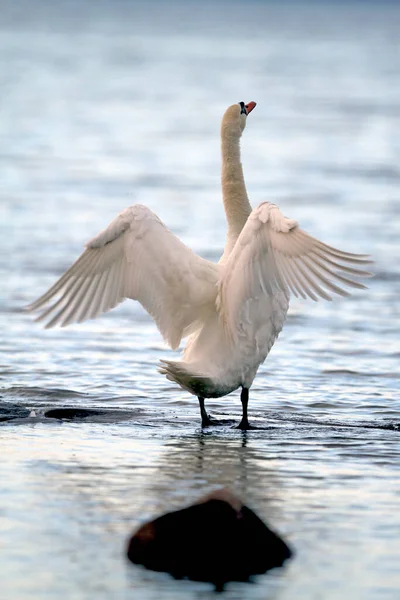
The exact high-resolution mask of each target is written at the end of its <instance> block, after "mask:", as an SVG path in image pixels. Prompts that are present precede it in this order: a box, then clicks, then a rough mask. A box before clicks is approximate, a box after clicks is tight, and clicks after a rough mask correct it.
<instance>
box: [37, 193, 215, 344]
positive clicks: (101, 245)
mask: <svg viewBox="0 0 400 600" xmlns="http://www.w3.org/2000/svg"><path fill="white" fill-rule="evenodd" d="M219 270H220V268H219V267H218V266H217V265H214V264H213V263H210V262H209V261H206V260H204V259H202V258H200V257H199V256H197V255H196V254H194V253H193V252H192V251H191V250H190V249H189V248H188V247H187V246H185V245H184V244H183V243H182V242H181V241H180V240H179V239H178V238H177V237H176V236H174V235H173V234H172V233H171V232H170V231H169V230H168V229H167V228H166V227H165V225H163V223H162V222H161V221H160V220H159V218H158V217H157V216H156V215H155V214H154V213H153V212H151V211H150V210H149V209H147V208H146V207H144V206H141V205H135V206H131V207H130V208H127V209H125V210H124V211H123V212H122V213H120V214H119V215H118V216H117V217H116V219H114V221H112V222H111V224H110V225H109V227H107V228H106V229H105V230H104V231H102V232H101V233H100V234H99V235H97V236H96V237H95V238H93V239H92V240H90V241H89V242H88V244H87V247H86V250H85V251H84V252H83V254H82V255H81V256H80V257H79V258H78V260H76V261H75V262H74V263H73V265H71V267H70V268H69V269H68V270H67V271H66V272H65V273H64V275H62V277H60V279H59V280H58V281H56V283H55V284H54V285H53V286H52V287H51V288H50V289H49V290H48V291H47V292H46V293H45V294H43V295H42V296H41V297H40V298H38V299H37V300H36V301H35V302H33V303H32V304H31V305H30V306H28V307H27V308H28V310H35V311H41V312H40V314H39V316H38V318H37V320H38V321H46V320H47V319H49V321H48V322H47V324H46V327H47V328H49V327H54V326H55V325H61V326H62V327H63V326H66V325H69V324H70V323H74V322H82V321H84V320H86V319H93V318H95V317H97V316H98V315H100V314H102V313H103V312H106V311H108V310H110V309H111V308H114V307H115V306H117V305H118V304H119V303H120V302H122V301H123V300H124V299H125V298H131V299H133V300H138V301H139V302H140V303H141V304H142V305H143V306H144V308H145V309H146V310H147V311H148V312H149V313H150V315H151V316H152V317H153V318H154V320H155V321H156V324H157V326H158V328H159V330H160V332H161V333H162V335H163V336H164V338H165V340H166V341H167V342H168V343H169V344H170V345H171V346H172V347H173V348H176V347H177V346H178V345H179V343H180V340H181V338H182V336H183V335H184V334H186V333H185V332H186V331H190V330H192V329H193V327H194V323H196V322H197V320H198V319H199V315H200V314H204V311H205V310H207V307H209V308H210V309H211V307H214V306H215V299H216V294H217V289H216V284H217V281H218V277H219ZM196 326H197V325H196Z"/></svg>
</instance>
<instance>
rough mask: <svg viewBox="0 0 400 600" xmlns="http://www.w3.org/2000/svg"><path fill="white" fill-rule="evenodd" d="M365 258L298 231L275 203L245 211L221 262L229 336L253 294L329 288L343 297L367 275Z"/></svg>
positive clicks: (316, 292) (324, 293) (221, 302)
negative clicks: (245, 217)
mask: <svg viewBox="0 0 400 600" xmlns="http://www.w3.org/2000/svg"><path fill="white" fill-rule="evenodd" d="M369 263H371V261H370V260H369V257H368V256H366V255H361V254H351V253H349V252H342V251H341V250H337V249H336V248H332V246H328V245H327V244H324V243H323V242H320V241H319V240H317V239H315V238H314V237H312V236H310V235H308V234H307V233H305V232H304V231H302V230H301V229H300V228H299V227H298V225H297V223H296V221H293V220H292V219H288V218H287V217H285V216H284V215H283V214H282V213H281V211H280V210H279V208H278V207H277V206H276V205H275V204H271V203H269V202H264V203H262V204H260V205H259V206H258V207H257V208H255V209H254V210H253V211H252V213H251V214H250V216H249V218H248V220H247V222H246V225H245V226H244V228H243V230H242V232H241V234H240V236H239V238H238V239H237V241H236V244H235V246H234V248H233V250H232V252H231V254H230V256H229V259H228V260H227V262H226V263H225V265H224V273H223V275H222V277H221V281H220V284H219V294H218V298H217V304H218V308H219V311H220V315H221V317H222V318H223V321H224V323H225V325H226V327H227V329H228V332H229V333H230V334H231V335H235V332H236V331H237V330H238V327H239V326H240V318H241V316H240V315H241V314H242V308H243V306H244V305H245V303H246V302H248V301H249V300H251V299H255V298H262V297H263V296H265V297H266V296H269V297H274V298H276V299H277V298H279V296H281V295H282V294H280V293H281V292H283V294H284V295H285V297H286V300H285V303H286V301H287V299H288V298H289V296H290V294H291V293H292V294H294V295H295V296H301V297H302V298H307V297H308V298H311V299H312V300H318V297H320V298H324V299H325V300H331V299H332V298H331V295H330V294H331V293H334V294H339V295H341V296H348V295H349V292H347V291H346V289H345V288H346V287H353V288H364V287H365V286H364V285H362V284H361V283H359V282H358V281H356V280H357V279H359V278H360V277H369V276H370V275H371V274H370V273H368V272H367V271H365V270H364V269H362V268H359V267H363V266H364V265H366V264H369Z"/></svg>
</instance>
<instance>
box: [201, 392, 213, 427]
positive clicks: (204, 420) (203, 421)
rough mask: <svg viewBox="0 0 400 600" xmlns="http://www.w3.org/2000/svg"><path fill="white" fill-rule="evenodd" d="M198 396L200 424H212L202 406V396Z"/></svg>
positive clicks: (205, 425) (203, 425)
mask: <svg viewBox="0 0 400 600" xmlns="http://www.w3.org/2000/svg"><path fill="white" fill-rule="evenodd" d="M198 398H199V404H200V414H201V426H202V427H207V426H208V425H212V421H211V419H210V417H209V416H208V414H207V411H206V408H205V406H204V398H201V397H200V396H199V397H198Z"/></svg>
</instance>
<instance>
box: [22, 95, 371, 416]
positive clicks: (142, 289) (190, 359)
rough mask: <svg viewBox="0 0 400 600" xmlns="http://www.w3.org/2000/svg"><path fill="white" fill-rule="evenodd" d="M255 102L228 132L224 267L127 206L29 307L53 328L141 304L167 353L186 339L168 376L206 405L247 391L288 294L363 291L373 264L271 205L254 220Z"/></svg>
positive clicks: (232, 115)
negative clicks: (246, 146)
mask: <svg viewBox="0 0 400 600" xmlns="http://www.w3.org/2000/svg"><path fill="white" fill-rule="evenodd" d="M254 107H255V103H254V102H251V103H249V104H248V105H244V103H239V104H235V105H233V106H231V107H229V108H228V110H227V111H226V113H225V115H224V118H223V121H222V128H221V139H222V191H223V200H224V206H225V211H226V215H227V221H228V235H227V242H226V246H225V251H224V255H223V257H222V259H221V261H220V263H219V264H214V263H212V262H210V261H208V260H205V259H203V258H201V257H199V256H197V255H196V254H195V253H194V252H192V250H190V249H189V248H188V247H187V246H186V245H185V244H183V243H182V242H181V241H180V240H179V239H178V238H177V237H176V236H175V235H174V234H173V233H171V232H170V231H169V230H168V229H167V228H166V227H165V225H164V224H163V223H162V222H161V221H160V219H159V218H158V217H157V216H156V215H155V214H154V213H153V212H152V211H151V210H149V209H148V208H146V207H145V206H141V205H135V206H131V207H129V208H127V209H125V210H124V211H122V212H121V213H120V214H119V215H118V216H117V217H116V218H115V219H114V220H113V221H112V222H111V224H110V225H109V226H108V227H107V228H106V229H105V230H104V231H102V232H100V233H99V234H98V235H97V236H96V237H94V238H93V239H91V240H90V241H89V242H88V243H87V244H86V250H85V251H84V252H83V254H82V255H81V256H80V258H78V260H77V261H76V262H75V263H74V264H73V265H72V266H71V267H70V268H69V269H68V270H67V271H66V273H65V274H64V275H63V276H62V277H61V278H60V279H59V280H58V281H57V282H56V283H55V284H54V285H53V286H52V287H51V288H50V289H49V291H48V292H46V293H45V294H44V295H43V296H41V297H40V298H39V299H38V300H36V302H34V303H33V304H31V305H30V306H29V307H28V309H30V310H40V311H42V312H41V314H40V315H39V317H38V320H46V321H47V325H46V327H53V326H55V325H61V326H65V325H69V324H70V323H74V322H82V321H84V320H86V319H92V318H95V317H97V316H98V315H100V314H102V313H103V312H106V311H108V310H110V309H112V308H114V307H115V306H117V305H118V304H119V303H120V302H122V301H123V300H124V299H125V298H131V299H132V300H138V301H139V302H140V303H141V304H142V306H143V307H144V308H145V309H146V310H147V312H148V313H149V314H150V315H151V316H152V317H153V319H154V321H155V322H156V324H157V327H158V329H159V330H160V332H161V334H162V335H163V337H164V339H165V341H166V342H167V343H168V344H169V345H170V346H171V348H174V349H175V348H177V347H178V346H179V344H180V342H181V339H182V338H184V337H186V336H190V337H189V340H188V343H187V346H186V349H185V351H184V355H183V360H182V361H162V367H161V369H160V371H161V372H162V373H164V374H165V375H166V376H167V378H168V379H170V380H172V381H175V382H176V383H178V384H179V385H180V386H181V387H182V388H184V389H185V390H187V391H189V392H190V393H192V394H195V395H196V396H198V397H199V401H200V410H201V416H202V424H203V426H205V425H209V424H211V423H212V421H211V420H210V419H209V417H208V415H207V413H206V411H205V408H204V398H207V397H218V396H224V395H226V394H228V393H230V392H231V391H233V390H235V389H237V388H239V387H241V388H242V396H241V399H242V404H243V418H242V421H241V423H240V425H239V427H241V428H249V427H250V426H249V423H248V419H247V401H248V390H249V388H250V386H251V384H252V382H253V380H254V377H255V375H256V373H257V369H258V367H259V365H260V364H261V363H262V362H263V361H264V360H265V358H266V356H267V354H268V352H269V351H270V349H271V347H272V345H273V343H274V341H275V339H276V337H277V336H278V335H279V332H280V331H281V329H282V326H283V323H284V320H285V317H286V313H287V310H288V306H289V297H290V294H291V293H292V294H294V295H295V296H301V297H303V298H306V297H309V298H311V299H313V300H318V297H320V298H324V299H326V300H331V294H340V295H342V296H346V295H348V292H347V291H346V290H345V289H344V287H343V286H345V287H353V288H363V287H365V286H363V285H362V284H360V283H358V282H357V281H355V280H354V279H357V278H359V277H366V276H369V275H370V274H369V273H367V272H366V271H365V270H364V269H362V268H360V267H362V266H364V265H365V264H367V263H369V262H370V261H369V260H368V257H367V256H365V255H357V254H350V253H347V252H342V251H340V250H336V249H335V248H332V247H331V246H328V245H326V244H324V243H323V242H320V241H318V240H317V239H315V238H313V237H311V236H309V235H308V234H306V233H305V232H304V231H302V230H301V229H300V228H299V227H298V225H297V223H296V221H293V220H292V219H288V218H286V217H284V216H283V214H282V213H281V212H280V210H279V208H278V207H277V206H276V205H275V204H272V203H269V202H264V203H262V204H260V205H259V206H258V207H257V208H255V209H254V210H252V211H251V207H250V204H249V201H248V198H247V192H246V188H245V184H244V179H243V172H242V166H241V162H240V145H239V141H240V137H241V135H242V132H243V129H244V127H245V123H246V117H247V114H248V113H249V112H250V111H251V110H253V108H254Z"/></svg>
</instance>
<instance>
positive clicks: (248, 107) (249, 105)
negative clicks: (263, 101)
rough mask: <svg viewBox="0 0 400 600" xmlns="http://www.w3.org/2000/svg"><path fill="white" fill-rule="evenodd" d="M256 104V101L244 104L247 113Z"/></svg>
mask: <svg viewBox="0 0 400 600" xmlns="http://www.w3.org/2000/svg"><path fill="white" fill-rule="evenodd" d="M256 106H257V102H249V103H248V104H245V107H246V111H247V114H250V113H251V111H252V110H253V108H255V107H256Z"/></svg>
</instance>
